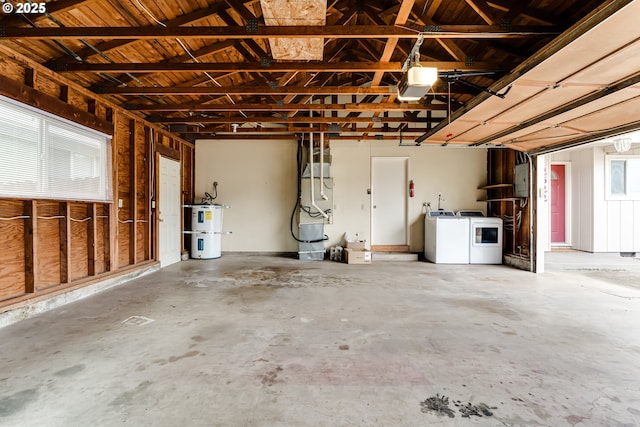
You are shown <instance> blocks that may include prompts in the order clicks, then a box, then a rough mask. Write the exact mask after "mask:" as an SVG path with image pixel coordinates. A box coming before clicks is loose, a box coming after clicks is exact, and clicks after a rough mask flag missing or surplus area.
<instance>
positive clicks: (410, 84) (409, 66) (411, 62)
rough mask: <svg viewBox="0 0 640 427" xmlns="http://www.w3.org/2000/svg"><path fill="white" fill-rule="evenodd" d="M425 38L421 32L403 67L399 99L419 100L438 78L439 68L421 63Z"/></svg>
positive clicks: (399, 84) (399, 83) (399, 85)
mask: <svg viewBox="0 0 640 427" xmlns="http://www.w3.org/2000/svg"><path fill="white" fill-rule="evenodd" d="M423 40H424V37H423V36H422V34H420V36H418V40H416V43H415V44H414V45H413V48H412V49H411V52H410V53H409V57H408V58H407V60H406V61H405V63H404V66H403V67H402V71H404V74H403V75H402V78H401V79H400V82H398V100H399V101H418V100H419V99H420V98H422V97H423V96H425V95H426V94H427V92H428V91H429V88H431V86H433V84H434V83H435V82H436V80H438V69H437V68H435V67H423V66H422V65H420V46H421V45H422V41H423Z"/></svg>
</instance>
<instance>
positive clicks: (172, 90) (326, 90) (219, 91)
mask: <svg viewBox="0 0 640 427" xmlns="http://www.w3.org/2000/svg"><path fill="white" fill-rule="evenodd" d="M395 90H396V88H395V87H394V86H371V87H369V86H337V87H336V86H325V87H306V86H305V87H303V86H284V87H277V88H272V87H270V86H233V87H181V86H167V87H96V88H95V92H96V93H100V94H109V95H227V94H230V95H258V94H264V95H294V94H295V95H334V94H336V95H368V94H375V95H389V94H390V93H392V92H394V91H395Z"/></svg>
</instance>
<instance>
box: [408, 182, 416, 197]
mask: <svg viewBox="0 0 640 427" xmlns="http://www.w3.org/2000/svg"><path fill="white" fill-rule="evenodd" d="M414 189H415V185H414V184H413V180H410V181H409V197H413V196H414V191H413V190H414Z"/></svg>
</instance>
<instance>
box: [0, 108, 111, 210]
mask: <svg viewBox="0 0 640 427" xmlns="http://www.w3.org/2000/svg"><path fill="white" fill-rule="evenodd" d="M0 197H19V198H33V199H64V200H87V201H93V200H96V201H110V200H111V198H112V195H111V138H110V137H109V136H108V135H104V134H102V133H100V132H97V131H95V130H93V129H89V128H86V127H84V126H80V125H78V124H76V123H73V122H70V121H67V120H65V119H61V118H58V117H55V116H53V115H51V114H48V113H45V112H42V111H39V110H36V109H35V108H32V107H29V106H26V105H23V104H19V103H18V102H15V101H13V100H10V99H8V98H5V97H2V96H0Z"/></svg>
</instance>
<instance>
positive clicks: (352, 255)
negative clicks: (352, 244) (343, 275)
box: [344, 249, 371, 264]
mask: <svg viewBox="0 0 640 427" xmlns="http://www.w3.org/2000/svg"><path fill="white" fill-rule="evenodd" d="M344 262H346V263H347V264H371V252H370V251H360V250H357V249H345V250H344Z"/></svg>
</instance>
